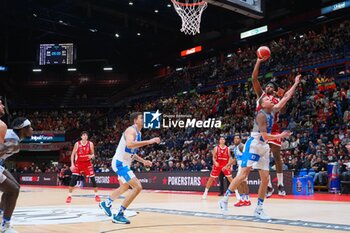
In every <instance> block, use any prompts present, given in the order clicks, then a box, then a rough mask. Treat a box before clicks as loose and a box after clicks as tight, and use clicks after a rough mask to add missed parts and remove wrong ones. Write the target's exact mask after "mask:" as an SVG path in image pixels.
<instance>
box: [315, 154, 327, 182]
mask: <svg viewBox="0 0 350 233" xmlns="http://www.w3.org/2000/svg"><path fill="white" fill-rule="evenodd" d="M312 168H313V169H314V171H315V177H314V183H315V184H316V181H318V184H320V185H323V184H325V179H326V176H327V165H326V164H325V163H324V161H323V160H322V159H321V158H317V161H316V163H315V164H314V165H313V166H312Z"/></svg>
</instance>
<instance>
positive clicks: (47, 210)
mask: <svg viewBox="0 0 350 233" xmlns="http://www.w3.org/2000/svg"><path fill="white" fill-rule="evenodd" d="M66 193H67V191H66V190H65V189H57V188H55V189H54V188H41V187H29V186H26V187H23V188H22V191H21V194H20V197H19V201H18V207H17V209H16V211H15V214H14V217H13V225H14V226H15V229H16V230H17V231H18V232H20V233H49V232H57V233H58V232H59V233H64V232H74V233H90V232H91V233H92V232H101V233H104V232H106V233H107V232H111V233H113V232H125V233H131V232H143V233H148V232H152V233H158V232H162V233H163V232H169V233H180V232H191V233H197V232H198V233H203V232H212V233H221V232H235V233H236V232H257V233H259V232H277V233H278V232H300V233H301V232H303V233H304V232H305V233H308V232H345V231H350V211H349V209H350V202H335V201H313V200H293V199H292V200H291V199H268V200H267V201H266V203H265V209H266V212H267V213H268V214H269V215H270V217H271V218H272V221H270V222H267V221H262V220H257V219H255V218H253V217H252V213H253V210H254V208H255V204H256V199H255V198H253V199H252V201H253V205H252V206H250V207H240V208H237V207H233V206H232V204H233V203H234V202H235V198H233V197H232V198H231V199H230V209H229V214H228V215H222V214H221V213H220V211H219V210H218V205H217V201H218V200H219V197H217V196H208V198H207V200H201V196H200V195H195V194H178V193H158V192H152V191H143V192H142V193H141V195H140V196H139V197H138V198H137V199H136V201H135V202H134V203H133V204H132V205H131V206H130V208H129V209H130V211H131V212H128V213H129V214H133V213H132V212H138V214H137V215H136V216H133V217H130V218H129V219H130V221H131V224H130V225H119V224H114V223H112V222H111V220H110V219H109V218H108V217H107V216H105V215H104V214H103V213H102V211H101V210H100V209H99V208H98V206H97V203H96V202H95V201H94V198H93V195H92V191H91V190H83V189H77V190H75V192H74V193H73V194H74V195H73V201H72V203H71V204H66V203H65V198H66ZM109 193H110V191H100V195H101V197H102V198H103V199H104V198H106V197H107V196H108V194H109ZM121 201H122V199H119V200H116V201H115V202H114V206H113V207H114V210H117V209H118V208H119V205H120V203H121Z"/></svg>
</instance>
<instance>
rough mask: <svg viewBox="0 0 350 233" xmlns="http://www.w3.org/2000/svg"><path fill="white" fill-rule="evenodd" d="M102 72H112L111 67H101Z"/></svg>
mask: <svg viewBox="0 0 350 233" xmlns="http://www.w3.org/2000/svg"><path fill="white" fill-rule="evenodd" d="M103 70H104V71H112V70H113V67H103Z"/></svg>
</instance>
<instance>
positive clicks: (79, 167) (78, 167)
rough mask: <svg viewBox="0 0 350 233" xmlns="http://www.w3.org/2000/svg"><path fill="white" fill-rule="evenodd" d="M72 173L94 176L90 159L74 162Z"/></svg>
mask: <svg viewBox="0 0 350 233" xmlns="http://www.w3.org/2000/svg"><path fill="white" fill-rule="evenodd" d="M72 174H73V175H77V176H80V175H82V174H84V175H85V176H86V177H92V176H95V172H94V167H93V166H92V163H91V162H90V161H88V162H80V163H76V164H75V169H74V170H73V171H72Z"/></svg>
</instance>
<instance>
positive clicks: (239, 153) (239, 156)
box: [233, 143, 248, 179]
mask: <svg viewBox="0 0 350 233" xmlns="http://www.w3.org/2000/svg"><path fill="white" fill-rule="evenodd" d="M241 145H242V143H240V144H239V145H237V146H235V147H234V148H233V154H234V155H235V158H236V161H237V165H238V170H237V175H236V176H238V175H239V174H240V173H241V170H242V167H241V165H242V155H243V152H242V151H241V150H240V149H239V148H240V147H241ZM246 179H248V177H247V178H246Z"/></svg>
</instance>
